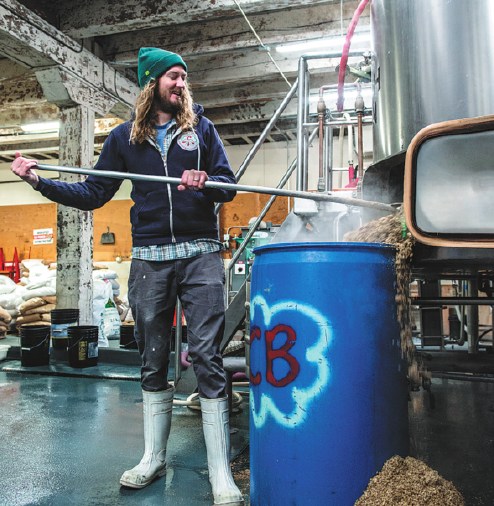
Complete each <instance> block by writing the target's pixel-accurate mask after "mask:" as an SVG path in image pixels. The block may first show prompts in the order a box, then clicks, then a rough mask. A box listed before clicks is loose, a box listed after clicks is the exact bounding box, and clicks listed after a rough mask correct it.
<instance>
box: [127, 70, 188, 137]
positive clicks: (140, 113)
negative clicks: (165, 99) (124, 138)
mask: <svg viewBox="0 0 494 506" xmlns="http://www.w3.org/2000/svg"><path fill="white" fill-rule="evenodd" d="M157 83H158V81H156V79H151V81H149V83H147V84H146V86H145V87H144V88H143V90H142V91H141V93H139V96H138V97H137V100H136V105H135V109H134V115H133V116H134V118H133V120H134V121H133V125H132V133H131V136H130V141H131V142H132V143H136V142H138V143H141V142H144V141H145V140H146V138H148V137H151V138H155V137H156V129H155V120H156V116H157V114H156V111H155V109H154V97H155V94H156V92H157ZM192 104H193V100H192V93H191V91H190V88H189V86H188V84H187V83H186V84H185V88H184V89H183V91H182V108H181V109H180V111H179V112H178V113H177V115H176V117H175V120H176V122H177V125H178V126H179V127H181V128H182V131H184V132H185V131H186V130H192V128H193V127H194V125H195V124H196V123H197V116H196V114H195V113H194V110H193V108H192Z"/></svg>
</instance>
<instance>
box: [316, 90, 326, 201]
mask: <svg viewBox="0 0 494 506" xmlns="http://www.w3.org/2000/svg"><path fill="white" fill-rule="evenodd" d="M317 115H318V118H319V127H318V130H319V179H318V182H317V190H318V191H320V192H322V191H325V190H326V187H325V186H326V185H325V184H324V140H325V138H326V137H325V135H324V133H325V132H324V119H325V116H326V104H325V103H324V99H323V98H322V93H319V101H318V102H317Z"/></svg>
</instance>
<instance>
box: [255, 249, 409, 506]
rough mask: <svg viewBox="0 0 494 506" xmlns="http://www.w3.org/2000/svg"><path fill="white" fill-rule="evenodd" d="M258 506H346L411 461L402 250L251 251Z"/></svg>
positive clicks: (256, 494)
mask: <svg viewBox="0 0 494 506" xmlns="http://www.w3.org/2000/svg"><path fill="white" fill-rule="evenodd" d="M254 252H255V260H254V265H253V268H252V280H251V307H250V318H251V333H250V382H251V387H250V452H251V454H250V476H251V483H250V494H251V498H250V500H251V505H252V506H266V505H269V506H278V505H279V506H286V505H300V506H306V505H309V504H310V506H330V505H335V506H351V505H353V504H354V502H355V501H356V500H357V499H358V498H359V497H360V496H361V495H362V493H363V491H364V490H365V488H366V487H367V485H368V482H369V480H370V478H372V476H374V475H375V474H376V473H378V472H379V471H380V470H381V468H382V466H383V464H384V463H385V462H386V460H388V459H389V458H390V457H392V456H393V455H401V456H406V455H408V447H409V436H408V412H407V399H408V387H407V379H406V364H405V362H404V360H403V359H402V355H401V346H400V332H399V326H398V323H397V316H396V303H395V293H396V292H395V270H394V254H395V250H394V248H393V247H391V246H386V245H382V244H370V243H299V244H284V243H283V244H275V245H266V246H261V247H259V248H257V249H255V250H254Z"/></svg>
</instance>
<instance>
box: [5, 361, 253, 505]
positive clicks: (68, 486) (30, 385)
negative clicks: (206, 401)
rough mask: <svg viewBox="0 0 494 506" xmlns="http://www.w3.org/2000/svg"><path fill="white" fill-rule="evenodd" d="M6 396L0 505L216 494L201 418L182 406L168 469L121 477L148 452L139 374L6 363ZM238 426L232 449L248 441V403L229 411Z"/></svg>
mask: <svg viewBox="0 0 494 506" xmlns="http://www.w3.org/2000/svg"><path fill="white" fill-rule="evenodd" d="M3 364H4V366H3V367H4V368H11V369H16V368H18V367H19V366H20V364H19V362H17V361H8V362H4V363H3ZM0 369H1V367H0ZM89 369H90V368H88V369H87V370H89ZM100 369H102V367H100ZM112 369H114V367H113V368H112ZM0 405H1V426H0V434H1V437H0V462H1V471H0V476H1V478H0V505H2V506H21V505H40V506H41V505H43V506H44V505H46V506H68V505H81V506H82V505H84V506H86V505H87V506H89V505H94V506H114V505H119V506H120V505H122V506H127V505H129V506H130V505H140V506H147V505H149V506H155V505H158V504H159V505H162V506H166V505H173V506H175V505H177V506H182V505H183V506H204V505H211V504H212V495H211V491H210V485H209V480H208V471H207V460H206V449H205V445H204V439H203V435H202V425H201V418H200V415H199V412H198V411H193V410H191V409H189V408H186V407H181V406H179V407H175V408H174V413H173V420H172V430H171V435H170V441H169V445H168V450H167V457H168V462H169V466H168V472H167V474H166V477H165V478H163V479H159V480H156V481H155V482H154V483H152V484H151V485H149V486H148V487H146V488H144V489H142V490H130V489H126V488H124V487H121V486H120V484H119V478H120V475H121V474H122V472H123V471H124V470H126V469H129V468H131V467H133V466H134V465H135V464H137V462H138V461H139V460H140V458H141V456H142V452H143V435H142V398H141V392H140V385H139V382H137V381H122V380H112V379H101V378H91V377H68V376H64V375H55V376H54V375H50V374H32V373H28V374H24V373H19V372H5V371H3V372H2V371H0ZM231 427H232V429H233V430H234V433H233V434H232V436H231V441H232V456H233V457H235V456H236V455H239V454H240V453H241V452H242V451H244V450H245V449H246V447H247V445H248V424H247V411H246V410H245V409H244V410H242V411H240V412H239V413H238V414H233V415H232V417H231Z"/></svg>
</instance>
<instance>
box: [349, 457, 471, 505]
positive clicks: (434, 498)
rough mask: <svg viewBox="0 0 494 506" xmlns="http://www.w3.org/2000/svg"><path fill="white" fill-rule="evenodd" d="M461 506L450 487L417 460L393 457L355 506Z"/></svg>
mask: <svg viewBox="0 0 494 506" xmlns="http://www.w3.org/2000/svg"><path fill="white" fill-rule="evenodd" d="M412 504H413V505H417V506H464V505H465V500H464V499H463V496H462V495H461V494H460V492H458V490H457V489H456V488H455V487H454V485H453V484H452V483H451V482H450V481H447V480H445V479H444V478H442V477H441V476H440V475H439V474H438V473H437V472H436V471H434V470H433V469H431V468H430V467H429V466H427V464H425V463H424V462H422V461H421V460H417V459H414V458H413V457H406V458H402V457H399V456H394V457H392V458H390V459H389V460H388V461H387V462H386V463H385V464H384V466H383V468H382V470H381V472H380V473H378V474H377V475H376V476H374V477H373V478H372V479H371V481H370V482H369V485H368V486H367V489H366V490H365V492H364V493H363V495H362V496H361V497H360V498H359V499H358V500H357V501H356V503H355V506H410V505H412Z"/></svg>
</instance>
